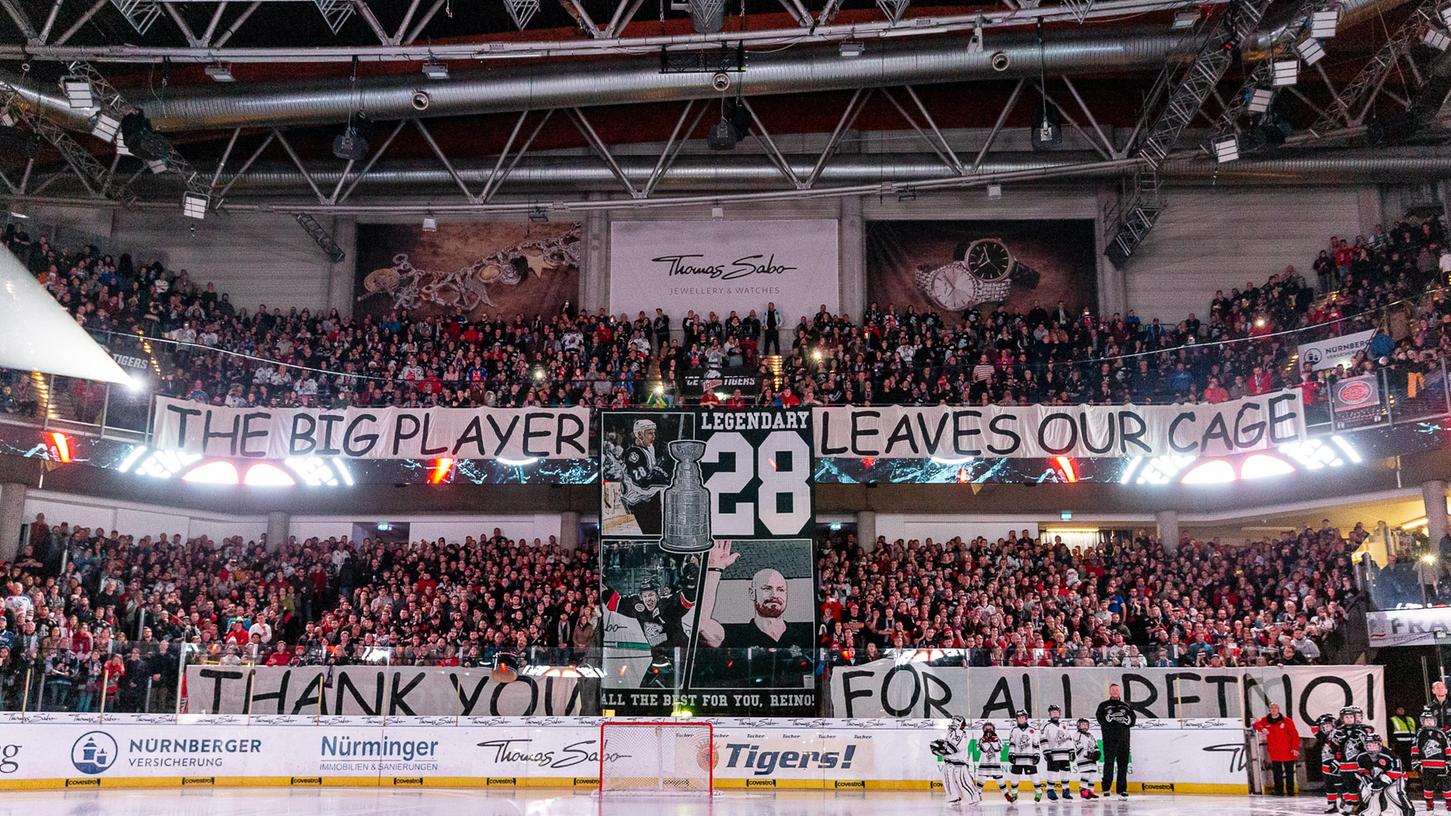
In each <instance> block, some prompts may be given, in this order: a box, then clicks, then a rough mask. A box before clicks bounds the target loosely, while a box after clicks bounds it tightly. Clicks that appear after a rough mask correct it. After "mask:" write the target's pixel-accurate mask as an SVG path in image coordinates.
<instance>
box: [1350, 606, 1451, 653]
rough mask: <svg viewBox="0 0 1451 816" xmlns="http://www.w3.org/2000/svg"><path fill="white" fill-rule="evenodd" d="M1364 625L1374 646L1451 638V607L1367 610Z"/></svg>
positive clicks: (1423, 643)
mask: <svg viewBox="0 0 1451 816" xmlns="http://www.w3.org/2000/svg"><path fill="white" fill-rule="evenodd" d="M1365 625H1366V630H1367V631H1368V632H1369V633H1370V645H1371V647H1372V648H1375V649H1383V648H1385V647H1387V646H1436V645H1438V644H1441V643H1447V642H1451V608H1447V607H1444V606H1434V607H1430V608H1427V609H1392V610H1390V611H1388V612H1367V613H1365Z"/></svg>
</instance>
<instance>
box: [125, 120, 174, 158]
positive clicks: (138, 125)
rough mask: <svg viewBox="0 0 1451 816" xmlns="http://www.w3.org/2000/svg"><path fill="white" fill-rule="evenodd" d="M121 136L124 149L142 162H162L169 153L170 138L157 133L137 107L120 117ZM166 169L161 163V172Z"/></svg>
mask: <svg viewBox="0 0 1451 816" xmlns="http://www.w3.org/2000/svg"><path fill="white" fill-rule="evenodd" d="M121 136H122V138H124V139H125V140H126V149H127V150H129V151H131V154H132V155H133V156H135V157H136V158H138V159H141V160H142V161H144V162H152V161H162V162H164V161H165V160H166V158H167V157H168V156H170V155H171V140H170V139H168V138H166V137H165V136H162V135H161V134H160V133H157V132H156V131H155V129H153V128H152V127H151V120H150V119H147V118H146V114H145V113H143V112H141V111H140V110H139V109H138V110H134V111H131V112H130V113H128V114H126V115H125V116H123V117H121ZM165 169H166V166H165V165H164V164H163V165H162V168H161V170H154V169H153V172H158V173H159V172H162V171H164V170H165Z"/></svg>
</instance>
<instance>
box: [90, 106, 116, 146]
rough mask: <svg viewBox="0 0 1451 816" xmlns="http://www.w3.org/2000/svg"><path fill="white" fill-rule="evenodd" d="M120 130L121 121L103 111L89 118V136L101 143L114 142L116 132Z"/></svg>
mask: <svg viewBox="0 0 1451 816" xmlns="http://www.w3.org/2000/svg"><path fill="white" fill-rule="evenodd" d="M120 129H121V120H120V119H117V118H116V117H114V116H112V115H110V114H109V113H106V112H105V111H96V115H95V116H92V117H91V135H92V136H95V137H96V138H97V139H100V140H101V141H103V142H114V141H116V132H117V131H118V130H120Z"/></svg>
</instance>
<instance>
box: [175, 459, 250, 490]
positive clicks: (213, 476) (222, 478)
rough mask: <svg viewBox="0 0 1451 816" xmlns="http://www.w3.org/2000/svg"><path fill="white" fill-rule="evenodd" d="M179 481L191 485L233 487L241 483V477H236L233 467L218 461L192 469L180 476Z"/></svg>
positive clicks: (226, 462)
mask: <svg viewBox="0 0 1451 816" xmlns="http://www.w3.org/2000/svg"><path fill="white" fill-rule="evenodd" d="M181 480H182V481H183V482H191V483H192V484H209V485H234V484H236V483H237V482H239V481H241V477H240V476H239V475H238V473H237V468H236V466H235V465H233V464H232V463H231V462H228V461H226V460H224V459H218V460H216V461H214V462H207V463H206V464H204V465H200V466H198V467H195V468H193V469H192V470H191V471H189V472H188V473H187V474H186V475H185V476H182V477H181Z"/></svg>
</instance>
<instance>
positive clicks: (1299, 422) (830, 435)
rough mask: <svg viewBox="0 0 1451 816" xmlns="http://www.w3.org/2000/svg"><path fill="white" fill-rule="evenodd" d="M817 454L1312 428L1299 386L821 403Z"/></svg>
mask: <svg viewBox="0 0 1451 816" xmlns="http://www.w3.org/2000/svg"><path fill="white" fill-rule="evenodd" d="M815 415H816V423H815V434H814V436H815V448H816V456H817V457H818V458H825V459H833V458H835V459H867V458H873V459H926V458H929V457H930V458H945V459H962V458H964V457H975V456H997V457H1022V458H1041V457H1050V456H1070V457H1073V458H1078V459H1083V458H1093V457H1131V456H1167V455H1176V456H1227V455H1230V454H1235V453H1246V452H1249V451H1258V450H1266V449H1269V448H1273V447H1275V446H1276V445H1283V444H1285V443H1287V442H1298V441H1301V440H1303V439H1305V437H1306V430H1305V405H1304V401H1303V399H1302V398H1301V395H1300V392H1299V391H1298V390H1287V391H1279V392H1276V393H1273V394H1262V395H1260V396H1255V397H1245V398H1243V399H1238V400H1232V401H1230V402H1222V403H1218V404H1211V403H1201V404H1197V405H1025V406H1011V405H992V406H981V407H971V406H961V407H959V406H934V407H929V408H915V407H907V406H882V407H868V406H851V407H833V408H817V409H815Z"/></svg>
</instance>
